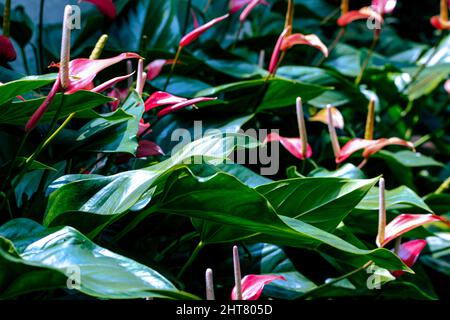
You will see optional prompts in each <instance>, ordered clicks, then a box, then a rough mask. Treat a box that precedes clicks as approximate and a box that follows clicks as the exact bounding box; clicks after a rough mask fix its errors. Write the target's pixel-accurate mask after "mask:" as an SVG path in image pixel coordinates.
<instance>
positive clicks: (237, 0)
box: [230, 0, 269, 14]
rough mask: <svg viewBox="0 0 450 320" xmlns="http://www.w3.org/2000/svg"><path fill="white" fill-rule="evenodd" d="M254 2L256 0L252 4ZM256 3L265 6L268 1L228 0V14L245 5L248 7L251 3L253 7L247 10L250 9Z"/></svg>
mask: <svg viewBox="0 0 450 320" xmlns="http://www.w3.org/2000/svg"><path fill="white" fill-rule="evenodd" d="M254 2H256V4H253V3H254ZM258 4H262V5H265V6H268V5H269V3H268V2H267V1H265V0H231V1H230V14H233V13H236V12H238V11H239V10H241V9H242V8H243V7H245V6H247V7H248V6H251V5H252V6H253V7H252V8H251V9H250V10H249V11H251V10H253V8H254V7H255V6H256V5H258ZM246 9H247V8H246Z"/></svg>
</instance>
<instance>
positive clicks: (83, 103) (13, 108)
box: [0, 90, 112, 125]
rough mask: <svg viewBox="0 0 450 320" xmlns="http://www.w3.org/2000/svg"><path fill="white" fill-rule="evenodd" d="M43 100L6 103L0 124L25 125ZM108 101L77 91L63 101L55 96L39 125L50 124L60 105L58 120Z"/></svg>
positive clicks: (2, 110) (93, 94)
mask: <svg viewBox="0 0 450 320" xmlns="http://www.w3.org/2000/svg"><path fill="white" fill-rule="evenodd" d="M27 91H28V90H27ZM16 92H17V91H16ZM16 92H14V94H16ZM44 99H45V98H40V99H33V100H28V101H26V102H8V103H6V104H3V105H2V106H0V123H8V124H15V125H25V124H26V123H27V121H28V120H29V119H30V117H31V116H32V115H33V113H34V112H35V111H36V110H37V108H39V106H40V105H41V104H42V102H43V100H44ZM110 101H112V100H111V99H110V98H108V97H105V96H103V95H101V94H98V93H93V92H89V91H78V92H76V93H74V94H70V95H65V96H64V99H63V98H62V94H57V95H56V96H55V98H54V99H53V101H52V103H51V104H50V107H49V108H48V111H47V112H46V113H45V114H44V116H43V117H42V119H41V120H40V122H39V123H40V124H44V123H50V121H51V120H52V119H53V117H54V116H55V113H56V112H57V110H58V108H59V106H60V104H61V103H62V107H61V108H62V109H61V113H60V117H59V118H60V119H61V118H64V117H67V116H68V115H69V114H71V113H73V112H79V111H85V110H91V109H93V108H95V107H98V106H100V105H102V104H104V103H107V102H110Z"/></svg>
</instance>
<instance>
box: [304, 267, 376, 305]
mask: <svg viewBox="0 0 450 320" xmlns="http://www.w3.org/2000/svg"><path fill="white" fill-rule="evenodd" d="M372 263H373V261H369V262H367V263H366V264H364V265H363V266H361V267H359V268H357V269H355V270H353V271H350V272H348V273H346V274H344V275H342V276H340V277H338V278H335V279H333V280H331V281H330V282H327V283H324V284H322V285H320V286H318V287H316V288H315V289H313V290H311V291H308V292H306V293H305V294H304V295H303V296H301V297H300V299H306V298H309V297H310V296H312V295H313V294H314V293H316V292H317V291H320V290H322V289H323V288H326V287H329V286H332V285H334V284H335V283H338V282H339V281H342V280H344V279H347V278H348V277H351V276H353V275H355V274H357V273H358V272H360V271H362V270H364V269H366V268H367V267H369V266H370V265H371V264H372Z"/></svg>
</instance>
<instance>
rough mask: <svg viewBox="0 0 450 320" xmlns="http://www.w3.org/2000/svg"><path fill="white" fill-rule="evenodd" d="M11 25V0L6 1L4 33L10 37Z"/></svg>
mask: <svg viewBox="0 0 450 320" xmlns="http://www.w3.org/2000/svg"><path fill="white" fill-rule="evenodd" d="M10 25H11V0H6V1H5V9H4V11H3V35H4V36H5V37H7V38H9V34H10V30H11V29H10Z"/></svg>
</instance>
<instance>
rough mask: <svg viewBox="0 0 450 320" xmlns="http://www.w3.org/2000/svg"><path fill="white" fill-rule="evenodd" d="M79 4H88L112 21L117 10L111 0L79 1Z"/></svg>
mask: <svg viewBox="0 0 450 320" xmlns="http://www.w3.org/2000/svg"><path fill="white" fill-rule="evenodd" d="M79 2H90V3H92V4H93V5H95V6H96V7H97V9H98V10H99V11H100V12H101V13H102V14H103V15H104V16H105V17H107V18H108V19H110V20H113V19H114V18H115V17H116V14H117V10H116V7H115V6H114V3H113V2H112V0H80V1H79Z"/></svg>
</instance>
